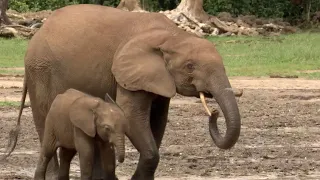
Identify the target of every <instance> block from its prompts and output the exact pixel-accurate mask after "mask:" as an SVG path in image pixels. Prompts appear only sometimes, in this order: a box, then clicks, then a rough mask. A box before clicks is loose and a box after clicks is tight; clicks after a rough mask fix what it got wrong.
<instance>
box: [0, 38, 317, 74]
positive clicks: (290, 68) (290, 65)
mask: <svg viewBox="0 0 320 180" xmlns="http://www.w3.org/2000/svg"><path fill="white" fill-rule="evenodd" d="M209 40H210V41H212V42H213V43H214V44H215V45H216V47H217V49H218V51H219V53H221V55H222V57H223V58H224V60H223V61H224V64H225V66H226V70H227V74H228V75H229V76H253V77H261V76H270V75H279V76H287V75H290V76H293V75H297V76H298V77H304V78H309V79H319V78H320V61H319V59H320V51H319V47H320V33H301V34H300V33H296V34H291V35H281V36H274V37H263V36H257V37H246V36H241V37H237V38H235V37H209ZM26 47H27V40H21V39H11V40H6V39H0V59H1V63H0V74H1V73H4V74H23V70H17V69H15V68H13V67H23V64H24V63H23V58H24V54H25V51H26Z"/></svg>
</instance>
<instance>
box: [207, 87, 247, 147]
mask: <svg viewBox="0 0 320 180" xmlns="http://www.w3.org/2000/svg"><path fill="white" fill-rule="evenodd" d="M216 94H217V93H216ZM218 94H219V95H217V96H216V97H215V99H216V101H217V102H218V104H219V106H220V108H221V110H222V112H223V114H224V117H225V120H226V127H227V130H226V134H225V136H224V137H222V136H221V134H220V132H219V129H218V126H217V119H218V113H211V116H210V121H209V131H210V135H211V138H212V139H213V141H214V143H215V144H216V145H217V146H218V147H219V148H221V149H230V148H231V147H233V146H234V145H235V143H236V142H237V140H238V138H239V136H240V129H241V127H240V126H241V120H240V113H239V109H238V106H237V102H236V99H235V96H234V93H233V91H230V90H227V89H225V90H223V91H222V92H221V93H218Z"/></svg>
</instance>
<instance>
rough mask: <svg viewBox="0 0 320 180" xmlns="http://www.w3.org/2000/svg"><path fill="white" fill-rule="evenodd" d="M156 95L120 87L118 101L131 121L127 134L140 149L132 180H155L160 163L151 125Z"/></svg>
mask: <svg viewBox="0 0 320 180" xmlns="http://www.w3.org/2000/svg"><path fill="white" fill-rule="evenodd" d="M154 97H155V96H154V95H153V94H150V93H147V92H144V91H135V92H131V91H128V90H125V89H123V88H121V87H118V90H117V98H116V100H117V103H118V104H119V106H120V107H121V108H123V110H124V112H125V114H126V117H127V118H128V121H129V128H128V129H127V130H126V135H127V136H128V138H129V139H130V141H131V142H132V144H133V145H134V147H135V148H136V149H137V150H138V151H139V153H140V158H139V163H138V167H137V169H136V171H135V173H134V175H133V176H132V180H153V179H154V173H155V170H156V168H157V166H158V163H159V151H158V148H157V144H156V141H155V139H154V138H153V134H152V132H151V127H150V111H151V103H152V100H153V98H154Z"/></svg>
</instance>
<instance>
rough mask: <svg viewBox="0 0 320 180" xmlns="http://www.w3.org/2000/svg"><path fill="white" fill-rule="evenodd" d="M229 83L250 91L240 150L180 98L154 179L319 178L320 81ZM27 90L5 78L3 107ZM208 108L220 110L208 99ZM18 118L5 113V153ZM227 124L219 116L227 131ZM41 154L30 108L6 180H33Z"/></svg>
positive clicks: (1, 174)
mask: <svg viewBox="0 0 320 180" xmlns="http://www.w3.org/2000/svg"><path fill="white" fill-rule="evenodd" d="M231 84H232V86H233V87H236V88H243V89H244V94H243V96H242V97H241V98H240V99H238V103H239V108H240V113H241V116H242V130H241V136H240V138H239V141H238V142H237V144H236V145H235V147H234V148H232V149H231V150H227V151H225V150H219V149H218V148H217V147H216V146H215V145H214V144H213V142H212V140H211V138H210V135H209V133H208V118H207V117H206V114H205V111H204V109H203V107H202V105H201V103H200V101H199V100H198V99H196V98H185V97H182V96H176V97H174V98H173V99H172V103H171V105H170V112H169V122H168V125H167V129H166V133H165V135H164V138H163V144H162V146H161V148H160V156H161V160H160V163H159V166H158V169H157V172H156V179H159V180H160V179H162V180H164V179H188V180H189V179H194V180H197V179H199V180H205V179H320V81H317V80H302V79H268V78H258V79H254V78H244V77H238V78H231ZM21 86H22V78H21V77H1V79H0V101H5V100H7V101H19V100H20V98H21ZM27 104H29V102H28V101H27ZM209 106H210V107H217V104H216V102H215V101H214V100H210V101H209ZM17 115H18V109H17V108H15V107H0V134H1V135H0V152H3V150H4V147H5V145H6V143H7V139H6V138H7V137H8V136H7V135H8V132H9V130H10V128H12V127H14V125H15V120H16V117H17ZM222 122H223V117H220V118H219V123H220V124H221V126H222V127H223V125H222V124H223V123H222ZM126 144H127V146H126V159H125V162H124V163H123V164H119V165H118V168H117V175H118V176H119V177H120V179H128V177H130V176H131V175H132V174H133V172H134V170H135V168H136V165H137V162H138V153H137V151H136V150H135V149H134V148H133V146H132V145H131V143H130V142H129V141H128V139H127V141H126ZM38 151H39V141H38V136H37V134H36V132H35V128H34V125H33V122H32V116H31V110H30V108H25V110H24V112H23V116H22V133H21V135H20V136H19V139H18V145H17V147H16V149H15V151H14V152H13V154H12V155H11V156H10V157H9V158H8V159H7V161H6V162H1V163H0V179H32V176H33V173H34V169H35V166H36V161H37V158H38ZM78 165H79V162H78V160H77V158H75V160H73V162H72V167H71V173H72V177H73V178H74V179H78V177H79V166H78Z"/></svg>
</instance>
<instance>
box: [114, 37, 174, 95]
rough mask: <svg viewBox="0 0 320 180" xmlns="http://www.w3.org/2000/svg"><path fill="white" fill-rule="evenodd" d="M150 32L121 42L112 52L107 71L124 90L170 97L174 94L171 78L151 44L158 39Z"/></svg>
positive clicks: (154, 46) (159, 55) (160, 52)
mask: <svg viewBox="0 0 320 180" xmlns="http://www.w3.org/2000/svg"><path fill="white" fill-rule="evenodd" d="M147 34H148V33H147ZM152 35H153V37H152V38H151V37H150V35H149V37H147V35H145V36H146V37H144V35H142V36H140V37H136V38H133V39H131V40H130V41H128V42H127V43H126V44H125V45H123V46H122V47H121V49H119V50H118V51H117V52H116V54H115V59H114V61H113V65H112V69H111V70H112V73H113V75H114V76H115V79H116V81H117V82H118V84H119V85H120V86H122V87H123V88H125V89H127V90H130V91H138V90H144V91H148V92H152V93H154V94H158V95H161V96H165V97H168V98H171V97H173V96H174V95H175V94H176V86H175V83H174V79H173V77H172V76H171V74H170V73H169V71H168V70H167V69H166V64H165V61H164V58H163V53H162V50H161V49H160V48H159V47H157V46H156V45H152V44H155V42H157V41H159V39H161V38H159V37H158V36H157V34H152ZM155 37H158V38H159V39H156V38H155Z"/></svg>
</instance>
